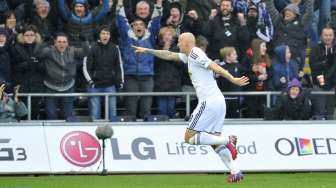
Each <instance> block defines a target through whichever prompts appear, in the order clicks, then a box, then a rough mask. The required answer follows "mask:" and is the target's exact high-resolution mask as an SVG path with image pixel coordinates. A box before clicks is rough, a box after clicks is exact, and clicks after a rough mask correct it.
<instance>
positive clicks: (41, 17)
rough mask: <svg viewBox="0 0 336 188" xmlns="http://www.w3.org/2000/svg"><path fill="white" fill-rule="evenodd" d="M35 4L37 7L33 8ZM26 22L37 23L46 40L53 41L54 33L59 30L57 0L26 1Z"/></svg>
mask: <svg viewBox="0 0 336 188" xmlns="http://www.w3.org/2000/svg"><path fill="white" fill-rule="evenodd" d="M34 6H35V8H33V7H34ZM24 12H25V16H24V19H25V23H27V24H32V25H35V26H36V27H37V29H38V32H39V33H40V35H41V37H42V39H43V41H44V42H50V43H51V42H52V35H53V34H54V33H55V32H56V31H57V29H58V28H57V26H58V15H57V6H56V1H50V3H49V2H48V1H47V0H26V1H24Z"/></svg>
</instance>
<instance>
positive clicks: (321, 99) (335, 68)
mask: <svg viewBox="0 0 336 188" xmlns="http://www.w3.org/2000/svg"><path fill="white" fill-rule="evenodd" d="M335 50H336V43H335V36H334V31H333V29H332V28H329V27H326V28H324V29H323V30H322V35H321V42H320V43H319V44H318V45H317V46H315V47H314V48H313V49H312V52H311V54H310V66H311V68H312V76H313V83H314V89H315V90H318V91H334V90H335V87H336V52H335ZM313 104H314V115H315V116H318V117H317V118H319V119H323V118H326V119H333V114H334V110H335V96H333V95H327V96H326V95H323V96H321V95H316V96H314V101H313Z"/></svg>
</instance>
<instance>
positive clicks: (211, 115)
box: [188, 95, 226, 133]
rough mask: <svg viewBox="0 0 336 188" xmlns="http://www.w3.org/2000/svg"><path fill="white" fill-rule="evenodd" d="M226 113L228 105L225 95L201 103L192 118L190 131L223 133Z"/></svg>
mask: <svg viewBox="0 0 336 188" xmlns="http://www.w3.org/2000/svg"><path fill="white" fill-rule="evenodd" d="M225 113H226V104H225V99H224V96H223V95H220V96H215V97H211V98H209V99H206V100H205V101H201V102H199V103H198V104H197V106H196V108H195V110H194V111H193V113H192V114H191V116H190V121H189V126H188V129H190V130H194V131H197V132H207V133H221V132H222V129H223V125H224V119H225Z"/></svg>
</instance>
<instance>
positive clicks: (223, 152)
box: [215, 145, 240, 174]
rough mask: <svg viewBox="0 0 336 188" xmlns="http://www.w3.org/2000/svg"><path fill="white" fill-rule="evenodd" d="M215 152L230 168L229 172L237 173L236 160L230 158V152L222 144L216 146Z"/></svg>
mask: <svg viewBox="0 0 336 188" xmlns="http://www.w3.org/2000/svg"><path fill="white" fill-rule="evenodd" d="M215 152H216V153H217V154H218V155H219V157H220V158H221V159H222V161H223V163H224V164H225V166H226V167H227V168H228V169H229V170H230V173H231V174H237V173H238V172H239V171H240V170H239V169H238V168H237V165H236V161H235V160H233V159H232V156H231V152H230V151H229V149H227V148H226V147H225V146H224V145H221V146H218V147H217V148H216V149H215Z"/></svg>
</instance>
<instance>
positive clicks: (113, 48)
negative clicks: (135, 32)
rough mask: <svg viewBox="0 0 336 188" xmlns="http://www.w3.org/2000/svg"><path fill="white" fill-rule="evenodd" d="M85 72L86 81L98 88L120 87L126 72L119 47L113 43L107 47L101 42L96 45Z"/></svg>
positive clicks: (93, 47) (84, 69)
mask: <svg viewBox="0 0 336 188" xmlns="http://www.w3.org/2000/svg"><path fill="white" fill-rule="evenodd" d="M83 71H84V75H85V78H86V80H87V81H88V82H89V81H91V80H92V81H93V82H94V84H95V86H96V87H107V86H112V85H116V86H117V87H120V86H121V84H123V81H124V72H123V67H122V61H121V57H120V51H119V47H118V46H117V45H115V44H114V43H111V42H109V43H108V44H107V45H104V44H102V43H101V42H99V41H98V42H96V43H94V44H93V46H92V48H91V49H90V55H89V56H88V61H87V63H86V66H84V67H83Z"/></svg>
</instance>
